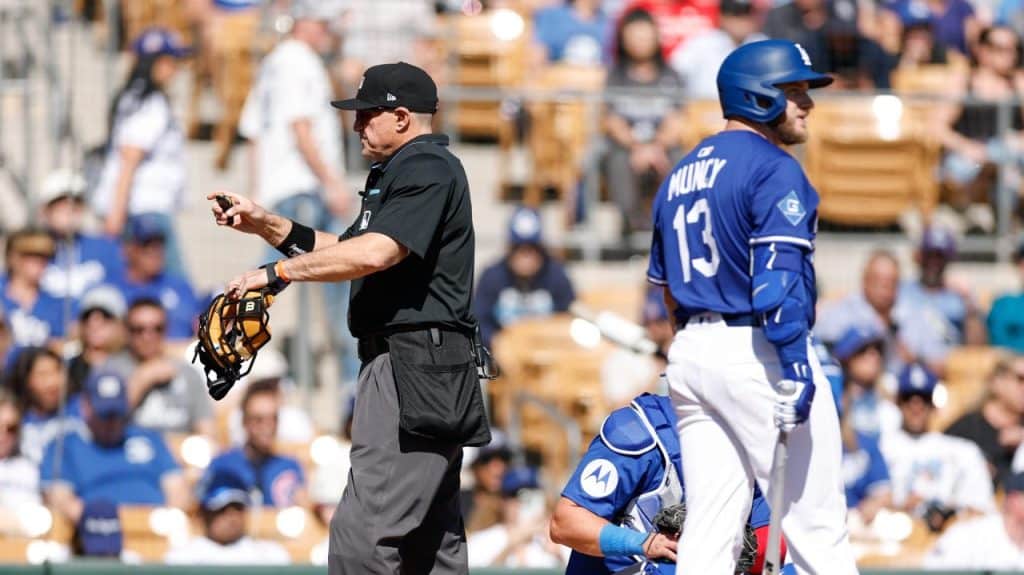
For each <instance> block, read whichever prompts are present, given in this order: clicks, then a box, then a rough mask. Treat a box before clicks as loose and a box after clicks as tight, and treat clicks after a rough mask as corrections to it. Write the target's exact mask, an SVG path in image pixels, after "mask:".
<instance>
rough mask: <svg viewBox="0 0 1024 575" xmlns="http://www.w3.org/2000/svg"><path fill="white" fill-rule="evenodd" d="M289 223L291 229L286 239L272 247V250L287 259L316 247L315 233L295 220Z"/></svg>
mask: <svg viewBox="0 0 1024 575" xmlns="http://www.w3.org/2000/svg"><path fill="white" fill-rule="evenodd" d="M291 222H292V229H291V231H289V232H288V237H286V238H285V239H284V241H283V242H281V243H280V244H278V245H276V246H274V249H276V250H277V251H279V252H281V253H282V254H284V255H285V256H286V257H289V258H290V257H294V256H298V255H302V254H307V253H309V252H311V251H313V248H315V247H316V231H315V230H313V228H311V227H308V226H304V225H302V224H300V223H299V222H297V221H295V220H291Z"/></svg>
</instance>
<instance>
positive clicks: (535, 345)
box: [489, 314, 613, 477]
mask: <svg viewBox="0 0 1024 575" xmlns="http://www.w3.org/2000/svg"><path fill="white" fill-rule="evenodd" d="M572 323H573V319H572V318H571V317H570V316H568V315H564V314H563V315H555V316H552V317H548V318H542V319H531V320H524V321H521V322H519V323H516V324H514V325H512V326H509V327H508V328H506V329H504V330H503V331H502V332H501V333H499V334H498V335H497V336H496V337H495V342H494V346H493V347H494V353H495V358H496V359H497V360H498V364H499V365H500V366H501V369H502V377H501V378H499V379H498V380H496V381H495V382H493V384H492V385H491V386H490V388H489V389H490V392H491V395H492V401H493V405H494V410H493V412H492V413H493V417H494V419H495V421H496V422H497V423H499V424H500V425H503V426H505V425H508V419H509V415H510V414H511V410H512V409H513V406H514V399H515V395H516V394H517V393H519V392H526V393H529V394H530V395H532V396H534V397H536V398H539V399H540V400H542V401H544V402H545V403H546V404H548V405H549V406H553V407H554V408H555V409H557V410H558V412H559V413H561V414H563V415H565V416H566V417H571V418H572V419H573V420H574V421H575V422H576V423H577V425H579V427H580V430H581V432H582V434H583V437H580V438H578V439H579V440H580V442H581V445H582V446H583V447H585V446H586V441H587V440H588V438H589V437H590V436H592V435H593V434H594V433H596V431H597V429H598V427H599V426H600V424H601V421H603V419H604V417H605V415H606V414H607V411H608V410H607V407H606V406H605V404H604V397H603V393H602V389H601V365H602V364H603V360H604V358H605V357H607V355H608V354H609V353H611V351H612V349H613V347H612V346H611V344H609V343H607V342H604V341H599V342H597V345H596V346H595V347H592V348H591V347H583V346H581V345H580V344H579V343H577V341H576V340H574V339H573V337H572V335H571V329H572V328H571V326H572ZM519 417H520V422H521V428H522V437H521V441H522V443H523V445H524V446H525V447H526V448H528V449H531V450H533V451H536V452H539V453H540V454H541V455H542V456H543V458H544V461H545V468H546V469H548V470H549V471H550V472H551V473H552V475H553V476H555V477H560V476H561V474H563V473H564V472H566V471H568V469H569V465H570V464H571V463H573V462H570V461H569V458H568V455H569V454H568V446H567V442H566V435H565V433H566V430H565V428H564V427H563V426H562V425H561V424H560V423H559V422H557V421H556V420H554V419H552V418H551V416H550V415H548V414H547V413H545V411H544V410H543V409H541V408H540V407H538V406H536V405H532V404H526V405H524V406H523V407H522V409H521V410H520V411H519Z"/></svg>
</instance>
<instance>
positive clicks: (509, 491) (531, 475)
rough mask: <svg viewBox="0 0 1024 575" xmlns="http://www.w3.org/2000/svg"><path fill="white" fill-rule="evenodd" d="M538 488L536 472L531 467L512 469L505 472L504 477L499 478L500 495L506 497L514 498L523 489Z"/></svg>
mask: <svg viewBox="0 0 1024 575" xmlns="http://www.w3.org/2000/svg"><path fill="white" fill-rule="evenodd" d="M539 487H540V482H539V481H538V480H537V470H536V469H534V468H532V467H514V468H512V469H509V470H508V471H506V472H505V476H504V477H502V478H501V493H502V494H503V495H505V496H507V497H514V496H515V495H517V494H518V493H519V492H520V491H522V490H523V489H537V488H539Z"/></svg>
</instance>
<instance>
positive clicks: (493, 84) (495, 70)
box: [445, 12, 530, 144]
mask: <svg viewBox="0 0 1024 575" xmlns="http://www.w3.org/2000/svg"><path fill="white" fill-rule="evenodd" d="M493 17H494V13H492V12H484V13H481V14H477V15H456V16H451V17H448V18H446V19H445V27H446V28H447V29H448V30H449V33H448V34H447V35H446V40H447V43H446V44H445V52H446V53H447V54H448V61H449V62H450V63H451V64H452V76H451V78H450V83H451V84H453V85H455V86H460V87H466V88H491V89H495V90H497V89H500V88H507V87H512V86H517V85H519V84H520V83H521V82H522V79H523V75H524V73H525V60H526V49H527V46H528V41H527V40H528V39H529V37H530V31H529V29H528V26H527V27H524V29H523V30H522V32H521V33H520V34H519V35H518V36H517V37H515V38H511V39H503V38H499V37H498V36H497V35H496V34H495V26H494V25H493ZM524 24H526V22H525V21H524ZM500 108H501V103H500V102H498V101H497V100H496V99H493V98H491V99H486V100H481V101H472V100H466V101H460V102H459V103H458V104H456V105H455V106H454V109H453V110H452V112H451V113H452V116H453V119H454V125H455V129H456V130H457V131H458V133H459V134H462V135H463V136H471V137H486V138H497V139H498V140H499V142H501V143H503V144H508V143H510V140H511V134H512V132H511V130H512V126H511V124H512V120H511V119H506V118H503V117H502V113H501V109H500Z"/></svg>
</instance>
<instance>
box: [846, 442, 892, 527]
mask: <svg viewBox="0 0 1024 575" xmlns="http://www.w3.org/2000/svg"><path fill="white" fill-rule="evenodd" d="M856 435H857V450H856V451H846V450H845V449H844V450H843V467H842V469H843V484H844V485H845V486H846V507H847V508H850V509H852V508H854V507H856V506H857V505H859V504H860V502H861V501H863V500H864V499H866V498H867V497H868V496H870V495H871V494H872V493H873V492H875V491H877V490H879V489H884V488H887V487H888V486H889V466H888V465H886V464H885V458H883V457H882V451H881V450H880V449H879V448H878V438H877V436H876V437H872V436H869V435H864V434H862V433H857V434H856Z"/></svg>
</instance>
